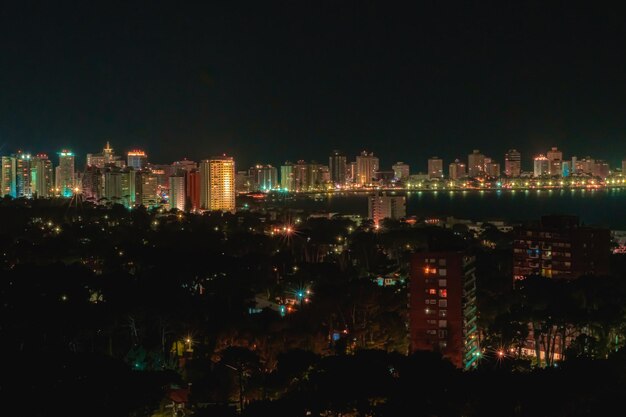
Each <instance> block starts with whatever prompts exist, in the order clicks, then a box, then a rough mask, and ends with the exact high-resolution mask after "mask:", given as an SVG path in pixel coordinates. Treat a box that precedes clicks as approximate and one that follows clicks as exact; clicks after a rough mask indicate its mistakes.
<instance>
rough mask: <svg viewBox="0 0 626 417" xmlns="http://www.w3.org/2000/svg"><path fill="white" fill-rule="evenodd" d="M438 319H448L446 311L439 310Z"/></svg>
mask: <svg viewBox="0 0 626 417" xmlns="http://www.w3.org/2000/svg"><path fill="white" fill-rule="evenodd" d="M439 317H448V310H439Z"/></svg>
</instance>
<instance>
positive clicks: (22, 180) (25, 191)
mask: <svg viewBox="0 0 626 417" xmlns="http://www.w3.org/2000/svg"><path fill="white" fill-rule="evenodd" d="M30 162H31V156H30V154H27V153H23V152H21V151H20V152H18V153H17V155H15V194H16V197H29V198H30V197H31V196H32V191H31V186H30Z"/></svg>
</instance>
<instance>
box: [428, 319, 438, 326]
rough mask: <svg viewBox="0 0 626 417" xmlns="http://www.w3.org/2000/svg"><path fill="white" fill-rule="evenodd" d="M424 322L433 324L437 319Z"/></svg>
mask: <svg viewBox="0 0 626 417" xmlns="http://www.w3.org/2000/svg"><path fill="white" fill-rule="evenodd" d="M426 323H427V324H430V325H435V324H437V320H426Z"/></svg>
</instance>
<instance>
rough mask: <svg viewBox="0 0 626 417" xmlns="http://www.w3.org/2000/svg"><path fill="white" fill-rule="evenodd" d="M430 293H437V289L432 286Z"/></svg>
mask: <svg viewBox="0 0 626 417" xmlns="http://www.w3.org/2000/svg"><path fill="white" fill-rule="evenodd" d="M428 293H429V294H431V295H437V290H436V289H434V288H431V289H430V290H428Z"/></svg>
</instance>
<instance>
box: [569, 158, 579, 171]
mask: <svg viewBox="0 0 626 417" xmlns="http://www.w3.org/2000/svg"><path fill="white" fill-rule="evenodd" d="M577 169H578V158H577V157H576V156H572V164H571V165H570V173H572V174H576V173H577Z"/></svg>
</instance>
